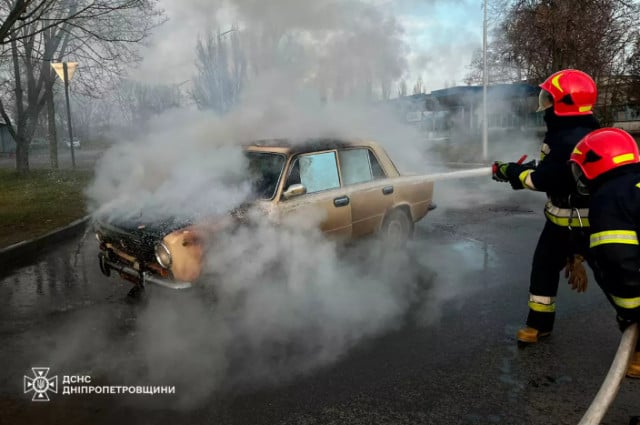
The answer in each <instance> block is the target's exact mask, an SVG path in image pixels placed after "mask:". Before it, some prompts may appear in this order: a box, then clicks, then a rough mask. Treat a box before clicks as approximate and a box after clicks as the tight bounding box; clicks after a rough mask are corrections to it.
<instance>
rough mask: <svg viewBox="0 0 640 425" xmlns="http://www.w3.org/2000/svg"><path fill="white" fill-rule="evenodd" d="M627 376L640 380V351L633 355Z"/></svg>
mask: <svg viewBox="0 0 640 425" xmlns="http://www.w3.org/2000/svg"><path fill="white" fill-rule="evenodd" d="M627 376H628V377H629V378H640V351H636V352H635V353H633V356H631V362H630V363H629V368H628V369H627Z"/></svg>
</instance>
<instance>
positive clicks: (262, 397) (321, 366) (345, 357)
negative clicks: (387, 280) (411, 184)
mask: <svg viewBox="0 0 640 425" xmlns="http://www.w3.org/2000/svg"><path fill="white" fill-rule="evenodd" d="M443 188H446V186H444V185H442V186H440V189H437V190H436V199H438V193H439V192H438V190H441V191H442V190H445V189H443ZM505 190H506V189H505ZM440 193H442V192H440ZM536 195H539V194H531V195H525V194H521V193H514V194H513V195H512V196H509V197H503V198H502V199H498V200H496V201H495V202H486V203H480V204H476V205H470V206H469V205H468V206H466V207H465V206H464V205H459V204H461V203H460V202H458V203H450V204H448V202H444V203H443V202H442V201H441V202H440V203H439V208H438V209H436V210H435V211H433V212H432V213H431V214H430V215H429V216H428V217H427V218H426V219H425V220H424V221H422V222H421V223H420V224H419V226H418V227H417V229H416V230H417V231H416V238H415V240H414V241H413V242H412V243H411V244H410V246H409V253H410V254H409V255H410V261H409V262H403V263H401V265H399V266H398V267H400V268H399V269H398V270H397V273H398V276H400V275H403V276H404V275H405V274H406V273H405V272H407V271H408V270H409V269H411V270H410V271H411V273H410V274H409V275H410V276H413V278H414V279H415V280H416V282H417V283H416V285H414V286H412V288H413V289H412V292H411V296H410V297H408V298H407V299H408V300H409V301H410V302H409V303H408V304H407V306H406V308H405V309H403V310H402V311H401V313H402V314H400V315H399V317H395V318H393V319H390V320H389V325H388V326H378V327H376V328H374V329H373V331H371V332H370V333H368V334H366V335H360V336H359V337H357V338H353V339H351V340H350V341H352V343H349V344H343V345H339V346H340V347H342V350H339V351H338V352H332V353H331V355H329V356H327V357H326V358H324V360H321V361H318V362H316V363H310V364H305V363H304V362H301V358H300V356H299V355H298V356H296V353H295V351H296V347H295V346H294V347H291V346H288V345H287V344H288V342H287V341H276V345H278V344H280V345H281V346H284V347H285V348H284V349H279V350H272V351H270V352H269V353H268V356H266V357H265V356H259V355H257V356H251V355H246V353H247V352H253V351H252V350H254V351H255V352H260V351H261V350H263V348H259V349H255V347H254V348H252V347H251V346H250V344H249V343H247V342H246V341H245V345H243V344H242V341H238V339H240V338H236V337H234V335H226V336H225V337H224V338H223V337H222V336H221V335H220V332H221V330H220V329H218V328H217V327H216V325H215V324H214V323H213V322H212V321H211V320H210V319H208V318H207V317H206V315H207V314H212V313H211V311H212V310H211V309H210V307H211V304H212V301H211V300H209V299H206V298H205V299H198V301H199V302H200V304H198V306H197V307H194V304H191V303H192V302H193V299H190V298H189V296H188V295H187V296H182V295H180V294H173V293H171V294H167V293H166V292H161V293H159V292H157V291H149V293H148V294H146V295H145V299H144V300H143V301H137V302H132V301H131V300H130V299H128V298H127V297H126V293H127V290H128V289H129V285H128V284H127V283H122V282H120V281H119V280H117V279H116V278H106V277H104V276H102V275H101V274H100V272H99V270H98V266H97V262H96V246H95V241H94V239H93V237H92V235H90V234H89V235H86V237H84V238H81V239H78V240H72V241H69V242H68V243H66V244H65V245H63V246H60V247H56V248H55V249H54V250H52V251H50V252H48V253H46V254H44V255H43V256H41V257H40V258H38V259H37V260H35V261H34V262H33V263H32V264H31V265H28V266H26V267H22V268H18V269H14V270H8V271H7V270H5V271H4V272H1V273H2V274H0V339H1V347H2V349H1V350H0V364H2V367H1V368H0V423H1V424H12V425H17V424H50V423H65V424H84V423H92V424H111V423H132V424H133V423H135V424H172V425H173V424H199V423H207V424H576V423H578V421H579V420H580V418H581V417H582V415H583V413H584V412H585V411H586V409H587V408H588V406H589V404H590V402H591V400H592V398H593V396H594V395H595V394H596V392H597V390H598V388H599V386H600V384H601V382H602V379H603V378H604V376H605V374H606V372H607V370H608V368H609V365H610V362H611V360H612V358H613V355H614V354H615V351H616V349H617V345H618V342H619V338H620V333H619V332H618V330H617V327H616V325H615V321H614V313H613V309H612V308H611V307H610V306H609V305H608V304H607V303H606V301H605V299H604V296H603V295H602V294H601V292H600V290H599V288H597V287H596V286H595V284H593V281H592V282H591V287H590V288H589V290H588V291H587V292H586V293H585V294H576V293H573V292H571V291H570V289H569V288H568V286H567V285H565V284H561V289H560V293H559V299H558V313H557V321H556V328H555V330H554V333H553V334H552V335H551V336H550V337H549V338H548V339H546V340H545V341H544V342H542V343H540V344H538V345H536V346H530V347H527V348H525V349H519V348H517V345H516V340H515V333H516V330H517V329H518V327H519V326H520V325H522V324H523V321H524V318H525V315H526V308H527V307H526V306H527V282H528V273H529V264H530V258H531V255H532V252H533V248H534V245H535V242H536V239H537V235H538V232H539V230H540V229H541V226H542V224H543V217H542V214H541V212H540V210H541V204H542V198H541V197H540V196H536ZM454 205H455V206H454ZM353 249H357V247H356V248H353ZM239 266H241V267H247V264H246V263H242V264H239ZM340 301H341V300H340V297H336V304H339V303H340ZM362 302H363V303H366V302H369V301H367V300H366V299H363V300H362ZM185 306H186V307H185ZM203 306H204V307H203ZM360 307H361V306H360ZM181 308H184V309H183V310H181ZM354 308H355V307H354ZM168 312H172V314H171V315H169V317H170V318H171V320H168V319H167V315H168ZM274 314H276V313H275V312H274ZM372 317H373V316H372ZM155 318H158V319H157V320H155ZM198 318H200V319H202V321H203V322H204V323H206V324H207V327H205V328H204V329H203V327H202V326H193V321H194V320H197V319H198ZM176 323H177V324H178V325H179V326H177V325H176ZM321 325H322V324H319V329H323V328H322V326H321ZM154 326H156V328H160V331H159V332H156V333H149V332H148V331H149V329H148V328H150V327H154ZM165 326H166V329H167V330H168V329H171V332H173V335H171V334H169V335H167V334H166V332H165V333H163V332H162V329H164V327H165ZM265 326H268V324H265ZM364 327H366V326H364ZM226 329H227V330H228V329H229V328H226ZM156 330H157V329H156ZM176 330H177V331H176ZM167 332H168V331H167ZM149 335H152V336H153V337H149ZM186 335H188V336H189V337H188V338H187V336H186ZM270 335H273V329H272V330H271V333H270ZM309 336H310V337H311V338H314V339H315V340H316V341H318V346H317V347H314V348H313V350H312V351H309V353H313V356H316V354H317V353H318V352H322V350H323V349H325V348H326V347H324V346H323V345H322V344H323V343H327V341H328V340H327V339H325V338H323V337H322V336H321V335H307V337H309ZM174 340H175V341H177V342H176V343H175V344H174V345H172V341H174ZM187 340H188V341H189V344H186V345H181V344H183V343H184V341H187ZM230 341H232V342H233V343H230ZM223 342H224V344H226V345H225V346H226V347H227V348H228V347H232V348H231V349H229V350H227V351H226V352H225V353H224V355H221V353H220V350H219V348H220V347H219V346H220V344H222V343H223ZM269 342H273V341H269ZM333 342H335V341H333ZM333 342H332V343H333ZM261 347H264V346H261ZM307 348H308V347H307ZM303 351H304V350H303ZM158 352H161V353H164V354H158ZM233 353H236V354H237V356H234V354H233ZM315 358H316V359H317V358H318V357H317V356H316V357H315ZM221 362H224V367H215V366H220V363H221ZM257 362H262V363H261V365H258V364H257ZM289 362H290V363H289ZM301 364H303V365H306V366H304V367H301V366H300V365H301ZM259 366H264V368H261V367H259ZM32 367H50V373H49V375H48V376H53V375H54V374H55V375H56V376H58V377H59V378H60V379H62V376H64V375H73V376H78V375H79V376H90V377H91V385H98V386H103V385H106V386H108V385H134V386H135V385H165V386H172V385H174V386H175V392H176V394H175V395H166V394H163V395H160V394H158V395H155V396H149V395H136V394H133V395H105V394H99V395H96V394H85V395H79V394H73V395H63V394H61V391H59V392H58V393H57V394H55V393H51V392H50V393H49V396H50V398H51V401H49V402H33V401H31V397H32V395H33V393H29V394H24V393H23V381H24V376H25V375H27V376H33V375H32V371H31V368H32ZM264 369H269V370H270V371H272V372H273V373H272V374H266V373H263V374H260V373H257V372H256V371H258V370H262V371H264ZM276 372H277V373H276ZM59 387H62V382H59ZM59 389H60V388H59ZM633 415H640V382H639V381H632V380H628V379H627V380H625V381H624V383H623V386H622V388H621V390H620V392H619V394H618V396H617V398H616V400H615V402H614V404H613V405H612V406H611V408H610V410H609V412H608V413H607V416H606V417H605V421H604V422H603V423H605V424H627V423H629V419H630V417H631V416H633Z"/></svg>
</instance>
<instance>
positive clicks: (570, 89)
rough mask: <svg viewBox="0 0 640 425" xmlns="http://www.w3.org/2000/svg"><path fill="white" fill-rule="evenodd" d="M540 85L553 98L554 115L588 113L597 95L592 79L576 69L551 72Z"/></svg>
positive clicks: (590, 111) (590, 112)
mask: <svg viewBox="0 0 640 425" xmlns="http://www.w3.org/2000/svg"><path fill="white" fill-rule="evenodd" d="M540 87H541V88H542V89H543V90H546V91H547V92H548V93H549V94H550V95H551V97H552V98H553V110H554V112H555V113H556V115H560V116H566V115H589V114H592V113H593V112H592V109H593V105H594V104H595V103H596V98H597V97H598V89H597V88H596V83H595V82H594V81H593V79H592V78H591V77H590V76H589V75H588V74H586V73H584V72H582V71H578V70H576V69H564V70H562V71H558V72H556V73H555V74H552V75H551V76H550V77H549V78H547V79H546V80H545V81H544V82H543V83H542V84H540Z"/></svg>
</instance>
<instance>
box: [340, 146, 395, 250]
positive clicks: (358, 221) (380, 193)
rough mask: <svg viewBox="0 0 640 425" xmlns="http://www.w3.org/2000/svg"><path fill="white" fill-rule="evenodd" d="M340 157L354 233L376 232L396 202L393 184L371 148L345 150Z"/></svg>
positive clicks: (353, 234)
mask: <svg viewBox="0 0 640 425" xmlns="http://www.w3.org/2000/svg"><path fill="white" fill-rule="evenodd" d="M339 159H340V172H341V175H342V182H343V185H344V187H345V189H347V193H348V196H349V199H350V203H351V226H352V230H351V231H352V236H353V237H354V238H356V237H361V236H365V235H368V234H371V233H374V232H376V231H377V230H378V229H379V228H380V226H381V224H382V220H383V219H384V215H385V213H386V212H387V210H388V209H389V208H391V207H392V205H393V198H394V197H393V191H394V187H393V183H392V182H391V181H390V180H388V179H387V178H386V176H385V174H384V171H383V170H382V167H381V166H380V164H379V162H378V159H377V158H376V156H375V154H374V152H373V151H372V150H370V149H369V148H367V147H355V148H349V149H341V150H340V151H339Z"/></svg>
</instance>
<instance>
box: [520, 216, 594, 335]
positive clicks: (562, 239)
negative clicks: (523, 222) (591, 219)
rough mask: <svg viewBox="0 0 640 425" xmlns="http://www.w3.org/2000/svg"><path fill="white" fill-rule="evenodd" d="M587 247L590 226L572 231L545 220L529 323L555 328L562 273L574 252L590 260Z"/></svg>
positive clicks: (532, 284) (533, 268)
mask: <svg viewBox="0 0 640 425" xmlns="http://www.w3.org/2000/svg"><path fill="white" fill-rule="evenodd" d="M588 249H589V239H588V231H587V229H580V228H577V229H576V228H574V229H573V230H572V229H570V228H568V227H564V226H559V225H556V224H553V223H552V222H550V221H549V220H546V222H545V225H544V228H543V229H542V233H540V238H539V239H538V245H537V246H536V249H535V252H534V254H533V262H532V265H531V280H530V284H529V316H528V317H527V326H529V327H532V328H534V329H537V330H539V331H540V332H551V331H552V330H553V322H554V320H555V315H556V302H555V298H556V295H557V294H558V284H559V282H560V272H561V271H562V269H564V267H565V266H566V264H567V258H568V257H569V256H570V255H572V254H581V255H582V256H583V257H585V259H586V260H587V261H589V257H588V253H589V251H588Z"/></svg>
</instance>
